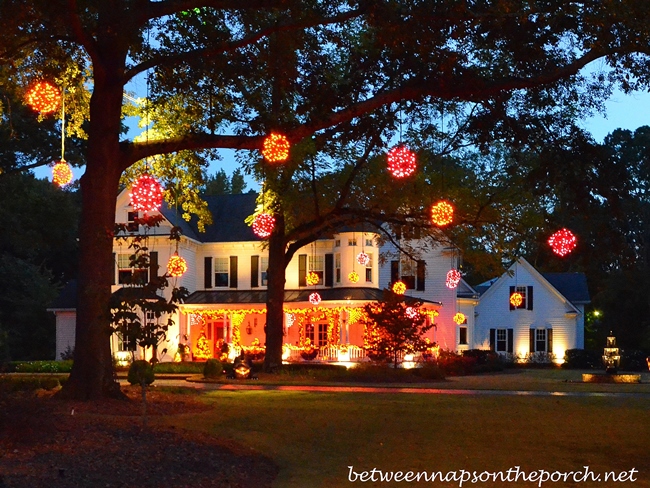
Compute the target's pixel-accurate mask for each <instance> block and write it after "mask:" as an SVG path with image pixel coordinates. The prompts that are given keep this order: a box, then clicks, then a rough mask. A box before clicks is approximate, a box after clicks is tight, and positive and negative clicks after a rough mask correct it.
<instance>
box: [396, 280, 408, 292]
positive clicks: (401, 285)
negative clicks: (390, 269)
mask: <svg viewBox="0 0 650 488" xmlns="http://www.w3.org/2000/svg"><path fill="white" fill-rule="evenodd" d="M393 293H396V294H398V295H404V293H406V285H405V284H404V282H403V281H396V282H395V283H394V284H393Z"/></svg>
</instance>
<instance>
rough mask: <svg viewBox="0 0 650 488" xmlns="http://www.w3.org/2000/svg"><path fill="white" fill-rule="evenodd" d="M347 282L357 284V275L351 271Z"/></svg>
mask: <svg viewBox="0 0 650 488" xmlns="http://www.w3.org/2000/svg"><path fill="white" fill-rule="evenodd" d="M348 280H350V283H357V282H358V281H359V273H357V272H356V271H352V273H350V274H349V275H348Z"/></svg>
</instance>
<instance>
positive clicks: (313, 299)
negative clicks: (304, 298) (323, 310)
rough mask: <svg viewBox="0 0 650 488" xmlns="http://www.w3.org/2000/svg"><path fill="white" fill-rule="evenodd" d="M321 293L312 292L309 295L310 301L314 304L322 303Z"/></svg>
mask: <svg viewBox="0 0 650 488" xmlns="http://www.w3.org/2000/svg"><path fill="white" fill-rule="evenodd" d="M320 300H321V298H320V295H319V294H318V293H312V294H311V295H309V301H310V303H311V304H312V305H318V304H319V303H320Z"/></svg>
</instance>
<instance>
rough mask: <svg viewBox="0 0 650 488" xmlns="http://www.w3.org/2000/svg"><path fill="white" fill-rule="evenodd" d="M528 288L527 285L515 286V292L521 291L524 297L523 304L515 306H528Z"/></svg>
mask: <svg viewBox="0 0 650 488" xmlns="http://www.w3.org/2000/svg"><path fill="white" fill-rule="evenodd" d="M526 288H527V287H525V286H516V287H515V293H519V294H520V295H521V297H522V301H521V305H519V306H517V307H515V308H524V309H525V308H527V305H528V303H527V301H526V299H527V294H526Z"/></svg>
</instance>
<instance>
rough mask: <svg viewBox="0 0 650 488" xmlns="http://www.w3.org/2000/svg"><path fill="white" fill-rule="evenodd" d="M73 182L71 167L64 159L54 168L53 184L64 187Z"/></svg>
mask: <svg viewBox="0 0 650 488" xmlns="http://www.w3.org/2000/svg"><path fill="white" fill-rule="evenodd" d="M71 181H72V169H70V165H69V164H68V163H66V161H65V159H62V160H61V161H59V162H58V163H56V164H55V165H54V166H52V183H54V184H55V185H57V186H59V187H62V186H65V185H67V184H69V183H70V182H71Z"/></svg>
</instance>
